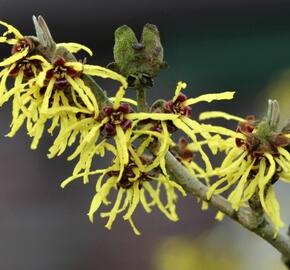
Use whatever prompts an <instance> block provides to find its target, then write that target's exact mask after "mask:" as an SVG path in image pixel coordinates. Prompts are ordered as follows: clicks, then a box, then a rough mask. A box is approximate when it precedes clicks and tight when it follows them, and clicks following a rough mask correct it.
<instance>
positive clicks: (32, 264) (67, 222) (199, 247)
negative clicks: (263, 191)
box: [0, 0, 290, 270]
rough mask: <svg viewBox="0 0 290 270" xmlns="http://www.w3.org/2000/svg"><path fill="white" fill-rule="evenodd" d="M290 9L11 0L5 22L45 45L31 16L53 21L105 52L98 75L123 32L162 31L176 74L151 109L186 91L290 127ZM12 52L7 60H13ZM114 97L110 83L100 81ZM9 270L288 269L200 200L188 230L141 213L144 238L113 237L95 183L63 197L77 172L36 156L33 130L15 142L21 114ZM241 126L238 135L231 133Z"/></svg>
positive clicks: (0, 195)
mask: <svg viewBox="0 0 290 270" xmlns="http://www.w3.org/2000/svg"><path fill="white" fill-rule="evenodd" d="M289 12H290V2H289V1H275V0H272V1H270V0H268V1H265V0H264V1H258V0H252V1H250V0H244V1H239V0H238V1H228V0H222V1H209V0H199V1H184V0H180V1H152V0H147V1H133V0H123V1H111V0H107V1H89V0H82V1H78V0H77V1H60V0H58V1H57V0H50V1H39V0H32V1H31V0H28V1H22V0H0V19H1V20H3V21H6V22H8V23H11V24H13V25H14V26H15V27H17V28H18V29H19V30H20V31H21V32H22V33H24V34H33V25H32V20H31V16H32V15H33V14H36V15H38V14H42V15H43V16H44V17H45V18H46V20H47V22H48V24H49V26H50V28H51V31H52V34H53V36H54V38H55V40H56V41H57V42H69V41H74V42H79V43H83V44H86V45H88V46H89V47H91V48H92V49H93V51H94V52H95V53H94V56H93V57H92V58H90V59H89V62H90V63H92V64H98V65H106V64H107V63H109V62H111V61H112V47H113V33H114V30H115V29H116V28H117V27H118V26H120V25H122V24H128V25H130V26H131V27H132V28H133V29H134V30H135V31H136V33H137V35H140V34H141V31H142V27H143V25H144V24H145V23H147V22H150V23H154V24H156V25H157V26H158V27H159V30H160V32H161V38H162V43H163V46H164V49H165V60H166V61H167V62H168V64H169V68H168V69H167V70H164V71H162V72H161V74H160V76H159V77H158V78H156V80H155V85H154V87H153V89H152V90H151V93H150V98H151V100H154V99H156V98H160V97H162V98H169V97H171V96H172V95H173V91H174V89H175V85H176V83H177V82H178V81H179V80H183V81H185V82H187V83H188V88H187V90H186V92H187V94H188V95H191V96H195V95H199V94H202V93H208V92H218V91H223V90H236V92H237V94H236V98H235V100H234V101H231V102H219V103H216V104H210V105H209V104H205V105H204V104H202V105H200V106H197V107H196V108H194V113H195V115H197V114H198V113H199V112H200V111H203V110H215V109H216V110H225V111H227V112H231V113H236V114H239V115H241V116H245V115H247V114H256V115H262V114H263V112H264V111H265V110H266V105H267V99H268V98H277V99H278V100H279V101H280V103H281V107H282V111H283V119H286V118H287V117H288V116H289V101H290V95H289V89H290V71H289V70H288V69H289V68H290V51H289V48H290V17H289V14H290V13H289ZM7 53H8V51H7V47H5V46H1V47H0V57H1V58H3V57H5V56H6V55H7ZM100 83H101V84H102V85H103V86H104V87H105V88H106V89H107V90H108V92H109V93H111V94H113V93H114V92H113V91H112V90H111V88H112V87H111V86H112V85H111V84H110V82H108V81H101V82H100ZM0 119H1V121H0V130H1V131H0V132H1V140H0V149H1V151H0V170H1V179H0V183H1V186H0V217H1V218H0V269H3V270H6V269H7V270H10V269H11V270H18V269H19V270H20V269H21V270H23V269H24V270H26V269H27V270H34V269H37V270H38V269H42V270H46V269H47V270H48V269H49V270H51V269H54V270H78V269H85V270H93V269H106V270H113V269H114V270H115V269H118V270H125V269H126V270H128V269H129V270H130V269H140V270H145V269H146V270H147V269H152V270H173V269H178V270H195V269H196V270H211V269H225V270H227V269H231V270H252V269H263V270H272V269H275V270H279V269H283V266H282V265H281V263H280V258H279V254H278V253H276V252H275V251H274V250H273V249H272V248H271V247H270V246H269V245H268V244H266V243H264V242H263V241H262V240H260V239H258V238H256V237H255V236H254V235H252V234H250V233H248V232H247V231H245V230H244V229H242V228H241V227H240V226H239V225H237V224H234V223H233V222H231V221H228V220H225V221H224V222H222V223H219V222H216V221H215V220H214V216H215V210H214V209H210V210H209V211H206V212H203V211H201V210H200V205H199V204H198V203H197V202H196V199H195V198H193V197H191V196H187V198H180V200H179V201H178V212H179V214H180V221H179V222H177V223H172V222H170V221H168V220H166V218H165V217H163V216H162V215H161V214H160V213H159V212H157V211H154V212H153V214H152V215H147V214H145V213H144V212H143V210H142V209H138V210H137V213H136V214H135V220H136V224H137V225H138V226H139V228H140V229H141V230H142V236H141V237H136V236H134V235H133V232H132V231H131V229H130V226H129V225H128V224H126V223H124V222H123V221H122V220H121V219H119V220H118V221H117V222H116V224H115V225H114V227H113V230H112V231H107V230H106V229H105V228H104V227H103V225H104V220H101V219H98V218H96V222H95V224H94V225H91V224H90V223H89V221H88V219H87V217H86V212H87V210H88V206H89V203H90V200H91V197H92V195H93V193H94V187H93V183H92V184H91V185H86V186H84V185H82V184H81V183H79V182H76V183H75V184H73V185H71V186H70V187H68V188H67V189H66V190H61V189H60V187H59V184H60V182H61V180H62V179H64V178H66V177H67V176H68V175H69V174H70V172H71V170H72V167H73V163H72V162H70V163H67V162H66V161H65V158H58V159H55V160H52V161H48V160H47V158H46V155H45V153H46V150H47V147H48V145H49V144H50V143H51V141H52V140H51V138H49V137H48V136H47V137H46V138H45V139H44V140H43V141H42V143H41V145H40V150H39V151H34V152H33V151H30V150H29V143H30V139H29V138H27V136H25V131H24V130H22V131H21V132H20V133H19V134H18V135H17V136H16V138H14V139H13V140H10V139H7V138H5V137H4V135H5V134H6V133H7V132H8V127H9V122H10V108H3V109H2V110H1V112H0ZM229 126H232V127H233V126H234V125H233V124H229ZM277 189H278V192H279V198H280V201H281V205H282V209H283V218H284V221H285V223H286V224H290V213H289V210H288V205H289V194H290V187H288V186H287V185H282V184H278V185H277Z"/></svg>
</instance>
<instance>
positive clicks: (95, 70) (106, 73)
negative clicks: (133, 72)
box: [83, 65, 128, 88]
mask: <svg viewBox="0 0 290 270" xmlns="http://www.w3.org/2000/svg"><path fill="white" fill-rule="evenodd" d="M83 68H84V69H83V73H84V74H87V75H92V76H98V77H102V78H105V79H107V78H109V79H113V80H117V81H119V82H120V83H121V84H122V85H123V86H124V87H125V88H127V86H128V83H127V80H126V78H125V77H123V76H122V75H120V74H118V73H116V72H114V71H112V70H110V69H107V68H104V67H101V66H94V65H84V66H83Z"/></svg>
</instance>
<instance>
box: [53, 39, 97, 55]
mask: <svg viewBox="0 0 290 270" xmlns="http://www.w3.org/2000/svg"><path fill="white" fill-rule="evenodd" d="M57 47H64V48H66V49H67V50H68V51H69V52H71V53H77V52H78V51H80V50H83V51H85V52H87V53H88V54H89V55H90V56H92V55H93V52H92V51H91V49H90V48H88V47H87V46H85V45H82V44H79V43H75V42H66V43H58V44H57Z"/></svg>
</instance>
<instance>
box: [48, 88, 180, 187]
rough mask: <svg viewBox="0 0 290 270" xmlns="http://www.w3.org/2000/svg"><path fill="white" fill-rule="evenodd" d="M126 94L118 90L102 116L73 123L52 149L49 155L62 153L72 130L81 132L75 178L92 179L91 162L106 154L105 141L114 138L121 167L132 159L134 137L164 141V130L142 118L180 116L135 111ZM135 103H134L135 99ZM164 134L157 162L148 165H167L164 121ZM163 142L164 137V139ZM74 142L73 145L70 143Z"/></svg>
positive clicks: (75, 154)
mask: <svg viewBox="0 0 290 270" xmlns="http://www.w3.org/2000/svg"><path fill="white" fill-rule="evenodd" d="M124 94H125V90H124V88H122V87H121V89H120V90H119V91H118V92H117V94H116V97H115V98H114V103H113V104H112V105H111V106H109V105H108V106H105V107H103V108H102V111H101V113H100V115H99V117H97V118H95V117H90V116H88V117H84V118H83V119H81V120H80V121H79V122H77V123H75V124H73V125H72V126H71V127H68V128H67V129H65V130H64V132H63V133H60V134H59V136H58V137H57V138H56V140H55V141H54V144H53V146H52V147H51V148H50V150H49V151H50V153H49V155H48V157H50V158H52V157H54V156H55V155H59V154H61V153H62V152H63V151H62V149H64V147H63V145H66V144H67V142H68V139H69V138H70V136H71V134H72V132H75V133H76V132H78V131H79V132H80V133H81V137H80V143H79V145H78V147H77V148H76V150H75V151H74V152H73V154H71V155H70V156H69V157H68V159H69V160H72V159H74V158H76V157H78V156H79V161H78V163H77V164H76V166H75V168H74V171H73V177H74V176H77V175H78V174H79V173H80V172H83V173H84V174H83V177H84V182H85V183H86V182H88V181H89V180H88V176H89V172H90V170H91V163H92V160H93V158H94V156H95V155H100V156H103V155H104V153H105V150H104V146H103V145H104V143H106V144H107V145H108V144H109V143H108V141H110V139H111V138H112V139H113V144H110V145H111V147H112V148H113V149H115V152H116V156H118V157H119V158H120V162H121V165H120V166H121V167H125V166H126V165H127V164H128V162H129V147H130V145H131V142H132V140H131V137H133V138H138V137H141V136H142V135H149V136H151V135H154V136H155V137H156V138H157V139H158V138H159V139H158V140H160V136H162V135H160V133H158V132H154V131H152V130H151V125H145V126H143V125H140V126H138V124H139V123H140V122H141V121H142V120H147V119H152V120H157V119H158V120H160V119H164V120H173V119H175V118H176V117H177V116H175V115H170V114H165V113H134V112H133V110H132V108H131V107H130V105H129V104H128V103H124V102H121V101H122V100H123V97H124ZM133 103H134V102H133ZM163 133H165V136H164V137H165V140H163V141H162V143H161V144H160V147H159V150H158V151H157V154H156V155H157V157H156V159H155V161H154V162H153V163H152V164H151V165H150V166H149V167H148V169H149V168H152V166H153V167H154V166H155V167H156V166H159V165H160V163H162V165H161V166H162V167H164V168H165V154H166V152H167V151H168V148H169V144H170V142H169V140H170V134H169V133H168V131H167V127H166V125H165V123H164V124H163ZM160 141H161V140H160ZM70 145H71V144H70Z"/></svg>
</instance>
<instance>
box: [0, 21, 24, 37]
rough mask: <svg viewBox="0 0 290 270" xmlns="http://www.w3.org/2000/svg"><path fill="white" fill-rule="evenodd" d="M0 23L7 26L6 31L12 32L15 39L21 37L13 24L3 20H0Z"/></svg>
mask: <svg viewBox="0 0 290 270" xmlns="http://www.w3.org/2000/svg"><path fill="white" fill-rule="evenodd" d="M0 24H1V25H3V26H5V27H7V29H8V31H7V32H6V33H13V34H14V35H15V37H16V38H17V39H22V38H23V36H22V34H21V33H20V32H19V31H18V30H17V29H16V28H15V27H14V26H12V25H10V24H8V23H6V22H3V21H0Z"/></svg>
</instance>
